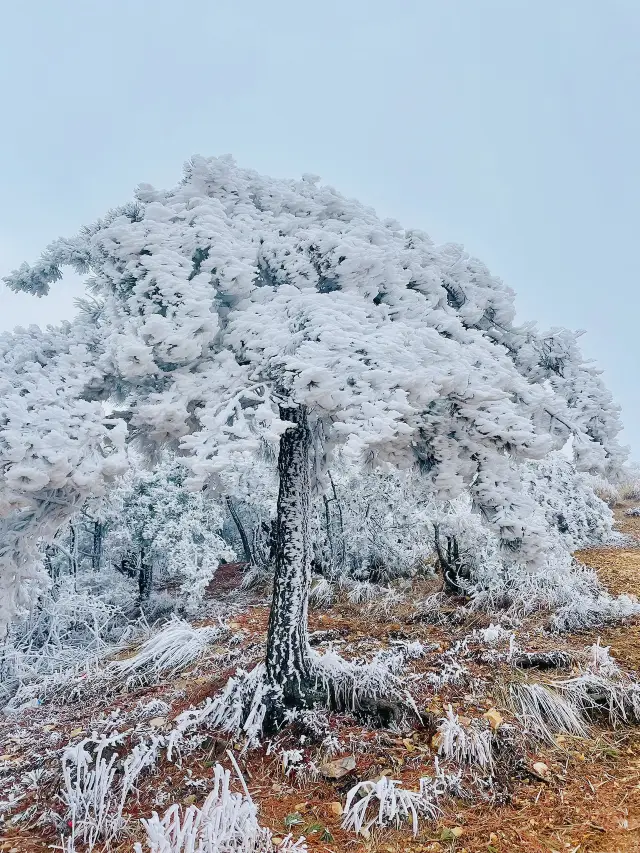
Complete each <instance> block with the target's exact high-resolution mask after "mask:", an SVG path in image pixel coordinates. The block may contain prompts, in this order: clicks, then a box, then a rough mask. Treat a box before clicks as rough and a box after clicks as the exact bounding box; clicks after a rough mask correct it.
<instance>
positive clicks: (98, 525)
mask: <svg viewBox="0 0 640 853" xmlns="http://www.w3.org/2000/svg"><path fill="white" fill-rule="evenodd" d="M101 565H102V522H101V521H94V522H93V553H92V555H91V568H92V569H93V571H94V572H97V571H99V570H100V566H101Z"/></svg>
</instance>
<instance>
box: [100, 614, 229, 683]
mask: <svg viewBox="0 0 640 853" xmlns="http://www.w3.org/2000/svg"><path fill="white" fill-rule="evenodd" d="M228 635H229V631H228V630H227V629H226V628H225V627H224V626H222V625H212V626H206V627H204V628H194V627H192V626H191V625H190V624H189V623H188V622H185V621H183V620H181V619H177V618H173V619H172V620H171V621H170V622H169V623H168V625H166V626H165V627H164V628H162V630H160V631H159V632H158V633H157V634H154V636H152V637H150V638H149V639H148V640H146V641H145V642H144V643H143V644H142V646H141V647H140V649H138V651H137V652H136V653H135V654H134V655H132V656H131V657H129V658H126V659H125V660H120V661H115V662H113V663H112V664H110V665H109V666H108V667H107V669H106V671H105V677H106V678H107V679H108V680H111V681H120V680H124V682H125V683H126V685H127V686H128V687H130V686H131V685H134V684H137V683H142V682H144V681H146V680H148V679H157V678H160V677H161V676H168V675H175V674H176V673H177V672H179V671H180V670H182V669H184V668H185V667H187V666H189V664H192V663H193V662H194V661H196V660H198V658H199V657H201V656H202V655H203V654H204V652H205V651H206V650H207V648H208V647H209V646H210V645H211V644H212V643H214V642H216V641H217V640H220V639H221V638H223V637H226V636H228Z"/></svg>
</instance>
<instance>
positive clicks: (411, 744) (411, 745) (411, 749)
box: [402, 737, 416, 752]
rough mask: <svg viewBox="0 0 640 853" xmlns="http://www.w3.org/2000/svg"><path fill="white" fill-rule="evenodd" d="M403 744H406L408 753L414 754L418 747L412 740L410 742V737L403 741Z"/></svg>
mask: <svg viewBox="0 0 640 853" xmlns="http://www.w3.org/2000/svg"><path fill="white" fill-rule="evenodd" d="M402 743H403V744H404V747H405V749H406V750H407V752H414V750H415V748H416V745H415V744H414V742H413V741H412V740H410V739H409V738H408V737H405V738H403V739H402Z"/></svg>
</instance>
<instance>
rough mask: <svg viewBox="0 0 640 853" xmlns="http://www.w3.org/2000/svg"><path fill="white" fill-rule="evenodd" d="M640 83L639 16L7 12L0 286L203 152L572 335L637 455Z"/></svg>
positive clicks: (540, 6)
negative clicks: (405, 240) (344, 202)
mask: <svg viewBox="0 0 640 853" xmlns="http://www.w3.org/2000/svg"><path fill="white" fill-rule="evenodd" d="M639 88H640V2H639V0H606V2H603V0H394V2H389V0H387V2H382V0H340V2H339V0H316V1H315V2H304V0H270V2H264V0H180V2H178V0H172V2H169V0H101V2H97V0H75V1H74V0H22V2H21V3H20V4H9V3H5V4H4V6H3V8H2V18H1V25H0V96H1V97H0V108H1V110H2V122H1V124H0V127H1V130H0V163H1V164H2V166H1V167H0V198H1V199H2V205H1V207H0V275H2V274H6V272H8V271H9V270H10V269H12V268H13V267H14V266H16V265H17V264H18V263H19V262H21V261H22V260H27V259H28V260H31V259H34V258H35V257H36V256H37V254H38V253H39V251H40V249H42V248H43V247H44V246H45V245H46V244H47V243H48V242H49V241H50V240H52V239H53V238H55V237H57V236H59V235H61V234H65V235H67V234H72V233H74V232H75V231H76V230H77V228H78V227H79V226H80V225H81V224H82V223H83V222H87V221H90V220H92V219H94V218H96V217H98V216H100V215H102V214H103V213H104V212H105V210H106V209H107V208H108V207H110V206H113V205H116V204H119V203H121V202H123V201H125V200H126V199H128V198H129V197H130V195H131V191H132V189H133V187H134V186H135V185H136V184H137V183H139V182H141V181H145V182H149V183H153V184H156V185H158V186H167V185H171V184H173V183H175V182H176V181H177V180H178V179H179V177H180V174H181V167H182V162H183V161H184V160H185V159H186V158H187V157H189V156H190V155H191V154H194V153H201V154H207V155H210V154H222V153H228V152H230V153H232V154H234V156H235V157H236V159H237V160H238V161H239V162H240V163H241V164H242V165H246V166H250V167H252V168H255V169H257V170H259V171H263V172H265V173H267V174H272V175H276V176H283V177H293V176H298V175H300V174H302V173H303V172H315V173H317V174H319V175H321V176H322V178H323V179H324V180H325V181H327V182H329V183H331V184H334V185H335V186H336V187H337V188H338V189H339V190H340V191H342V192H344V193H346V194H348V195H353V196H356V197H358V198H359V199H360V200H361V201H363V202H365V203H368V204H371V205H373V206H375V207H376V208H377V209H378V211H379V213H380V214H381V215H383V216H393V217H395V218H397V219H399V220H400V221H401V222H402V223H403V224H405V225H407V226H411V227H419V228H423V229H425V230H426V231H428V232H429V233H430V234H431V235H432V236H433V237H434V238H435V239H436V240H438V241H445V240H446V241H449V240H452V241H456V242H460V243H464V245H465V246H466V247H467V249H468V250H470V251H471V252H472V253H473V254H475V255H477V256H478V257H480V258H481V259H482V260H483V261H485V262H486V263H487V264H488V265H489V266H490V268H491V269H492V271H493V272H495V273H496V274H497V275H500V276H501V277H502V278H503V279H504V280H505V281H506V282H507V283H508V284H509V285H511V286H512V287H513V288H514V289H515V290H516V292H517V294H518V309H519V315H520V316H521V318H522V319H537V320H539V321H540V323H541V324H542V325H544V326H548V325H554V324H555V325H565V326H569V327H572V328H584V329H586V330H587V331H588V334H587V335H585V337H584V338H583V345H584V348H585V350H586V352H587V353H588V354H589V355H590V356H592V357H593V358H595V359H596V360H597V361H598V362H599V363H600V365H601V366H602V367H603V369H604V371H605V377H606V380H607V382H608V384H609V386H610V387H611V388H612V390H613V392H614V394H615V396H616V398H617V400H618V401H619V402H620V403H621V404H622V406H623V418H624V421H625V424H626V430H625V433H624V439H625V441H626V442H627V443H630V444H632V446H633V449H634V456H635V457H636V458H639V457H640V399H639V395H638V390H637V389H638V381H637V378H638V375H640V325H639V321H640V317H639V316H638V315H639V313H640V312H639V310H638V309H639V307H640V296H638V287H637V276H638V273H637V266H638V264H637V239H638V231H639V227H640V213H639V199H640V169H639V167H638V157H639V156H640V153H639V152H640V112H639V102H638V101H639V99H638V92H639ZM73 295H74V292H73V285H72V283H66V284H65V283H61V285H59V286H58V288H57V289H56V290H55V291H54V293H53V294H52V295H51V296H50V297H48V298H46V299H43V300H40V301H36V300H34V299H33V298H30V297H27V296H22V295H20V296H14V295H13V294H9V293H7V292H6V291H5V290H1V291H0V328H11V327H13V326H14V325H16V324H17V323H20V324H25V323H28V322H40V323H43V322H49V321H54V320H58V319H61V318H62V317H64V316H68V315H69V313H70V312H71V310H72V309H71V303H72V297H73Z"/></svg>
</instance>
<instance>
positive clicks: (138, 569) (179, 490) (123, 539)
mask: <svg viewBox="0 0 640 853" xmlns="http://www.w3.org/2000/svg"><path fill="white" fill-rule="evenodd" d="M184 481H185V468H184V466H183V465H181V464H180V463H179V462H178V461H177V460H176V459H174V458H172V457H165V458H163V459H161V460H160V462H159V463H156V465H155V466H154V468H153V470H146V469H145V468H144V467H141V466H137V467H135V468H132V469H131V470H130V471H129V472H128V473H127V474H126V475H125V477H123V478H122V481H121V482H119V483H118V485H117V488H115V489H113V490H111V491H110V493H109V496H108V500H107V501H106V502H105V503H106V505H105V507H104V509H103V514H104V516H105V520H106V523H107V531H108V532H107V537H106V543H105V547H106V551H107V554H108V558H109V559H110V560H111V561H112V562H113V563H114V564H115V565H116V566H120V567H121V569H122V570H123V571H124V572H125V573H126V572H127V571H128V572H131V573H132V574H134V575H135V576H136V577H137V579H138V585H139V592H140V599H141V600H144V599H147V598H148V597H149V595H150V594H151V588H152V582H153V578H154V576H155V577H157V576H158V575H159V576H160V577H162V578H163V579H164V580H168V579H169V580H173V581H176V582H177V583H179V585H180V586H179V595H180V597H181V598H182V600H183V601H184V602H185V603H186V604H187V605H188V606H189V607H194V606H195V605H197V604H198V602H199V601H200V600H201V599H202V596H203V595H204V591H205V589H206V587H207V585H208V584H209V582H210V581H211V578H212V577H213V575H214V573H215V571H216V569H217V568H218V565H219V564H220V561H221V560H228V559H231V558H232V557H233V551H232V550H231V548H230V547H229V546H228V545H227V543H226V542H225V541H224V539H222V537H221V536H220V530H221V528H222V523H223V517H222V512H221V509H220V506H219V505H218V504H217V503H216V502H214V501H212V500H209V499H208V498H207V496H206V494H205V493H204V492H202V491H197V492H194V491H189V490H187V489H186V488H185V485H184Z"/></svg>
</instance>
